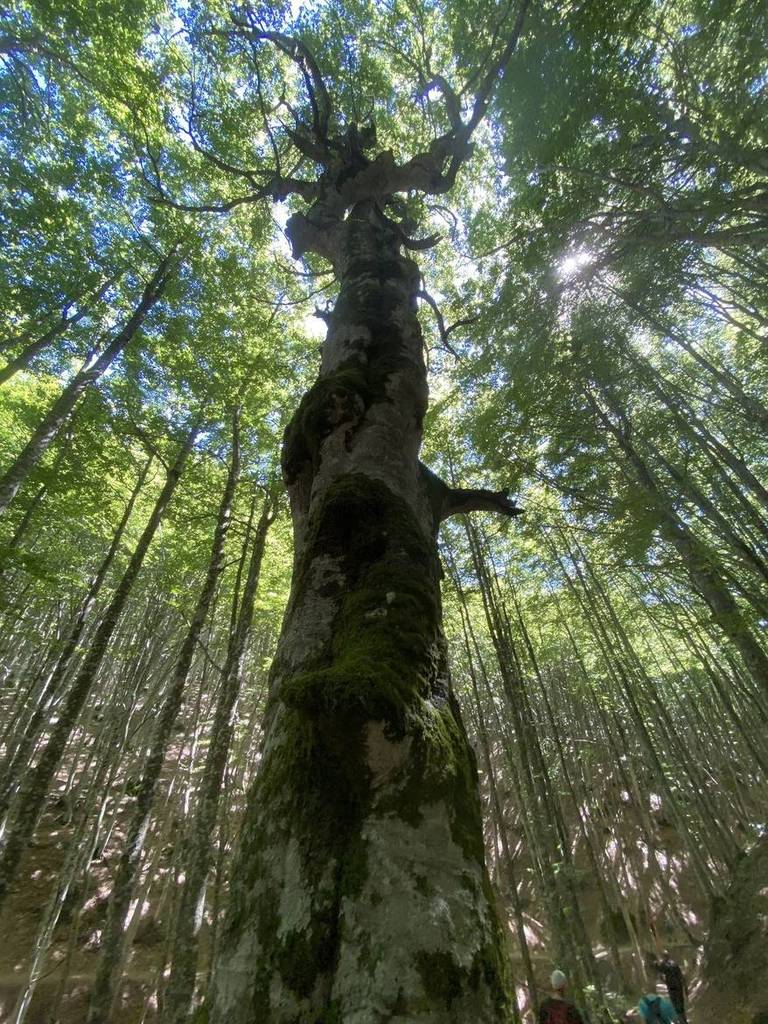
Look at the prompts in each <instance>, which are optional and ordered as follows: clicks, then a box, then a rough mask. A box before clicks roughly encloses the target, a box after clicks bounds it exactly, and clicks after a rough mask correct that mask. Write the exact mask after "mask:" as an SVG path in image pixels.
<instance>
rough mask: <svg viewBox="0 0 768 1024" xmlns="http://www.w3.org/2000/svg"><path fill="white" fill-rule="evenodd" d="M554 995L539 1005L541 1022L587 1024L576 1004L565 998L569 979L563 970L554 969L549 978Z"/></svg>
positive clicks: (549, 1023) (542, 1023)
mask: <svg viewBox="0 0 768 1024" xmlns="http://www.w3.org/2000/svg"><path fill="white" fill-rule="evenodd" d="M549 983H550V985H551V987H552V995H551V996H548V997H547V998H546V999H545V1000H544V1002H543V1003H542V1004H541V1006H540V1007H539V1024H585V1022H584V1018H583V1017H582V1016H581V1014H580V1013H579V1011H578V1010H577V1009H576V1007H575V1005H574V1004H573V1003H572V1002H571V1001H570V999H566V998H565V989H566V987H567V985H568V979H567V978H566V976H565V975H564V974H563V972H562V971H552V975H551V977H550V979H549Z"/></svg>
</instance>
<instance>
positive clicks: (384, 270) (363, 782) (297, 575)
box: [210, 165, 509, 1024]
mask: <svg viewBox="0 0 768 1024" xmlns="http://www.w3.org/2000/svg"><path fill="white" fill-rule="evenodd" d="M371 166H373V165H371ZM302 226H303V227H304V228H306V226H307V225H306V222H305V223H304V224H303V225H302ZM401 243H402V237H401V235H400V234H398V232H396V231H395V230H394V229H393V228H392V226H391V223H390V222H388V221H387V220H386V219H385V218H382V217H381V216H380V214H379V213H378V212H377V207H376V205H375V204H374V203H373V202H361V203H359V204H358V205H357V206H354V207H353V208H352V210H351V212H350V213H349V216H348V217H347V219H346V220H344V221H343V222H341V223H339V222H337V223H336V226H335V234H334V251H333V258H334V261H335V264H336V270H337V273H338V275H339V277H340V281H341V290H340V294H339V298H338V301H337V303H336V307H335V309H334V312H333V314H332V315H331V317H330V326H329V331H328V337H327V339H326V342H325V345H324V346H323V358H322V365H321V370H320V378H319V380H318V381H317V383H316V384H315V385H314V387H313V388H312V389H311V390H310V392H309V393H308V394H307V395H306V396H305V398H304V400H303V401H302V403H301V405H300V407H299V409H298V410H297V413H296V415H295V416H294V419H293V421H292V422H291V424H290V426H289V428H288V430H287V432H286V438H285V442H284V448H283V468H284V474H285V478H286V481H287V484H288V490H289V495H290V499H291V510H292V515H293V522H294V535H295V542H296V561H295V570H294V578H293V584H292V591H291V596H290V600H289V604H288V608H287V610H286V615H285V619H284V623H283V630H282V635H281V639H280V643H279V646H278V651H277V655H276V658H275V662H274V665H273V670H272V675H271V681H270V698H269V703H268V708H267V712H266V718H265V742H264V748H263V752H262V760H261V767H260V772H259V775H258V777H257V780H256V782H255V784H254V787H253V789H252V791H251V794H250V799H249V806H248V809H247V812H246V817H245V821H244V825H243V828H242V831H241V834H240V837H239V850H238V852H237V854H236V860H235V865H234V868H233V881H232V888H231V897H230V910H229V915H228V920H227V923H226V925H225V930H224V933H223V935H222V937H221V945H220V952H219V956H218V960H217V964H216V970H215V974H214V981H213V992H212V996H211V1000H210V1020H211V1021H212V1024H224V1022H226V1024H255V1022H257V1021H258V1022H264V1024H267V1022H268V1024H288V1022H291V1024H314V1022H316V1021H317V1020H319V1019H321V1018H322V1019H326V1020H344V1022H345V1024H377V1022H382V1024H383V1022H384V1021H391V1020H393V1019H402V1020H406V1019H407V1020H409V1021H415V1020H423V1021H425V1022H427V1021H440V1022H445V1024H448V1022H455V1024H470V1022H472V1024H475V1022H476V1021H478V1020H482V1021H484V1022H488V1024H490V1022H492V1021H499V1022H500V1021H503V1020H505V1019H506V1017H507V1014H508V1008H509V1000H508V993H507V984H506V980H505V967H504V963H503V961H504V952H503V944H502V940H501V936H500V932H499V928H498V924H497V921H496V918H495V913H494V909H493V905H492V900H491V897H490V892H489V882H488V878H487V874H486V869H485V863H484V846H483V837H482V827H481V821H480V806H479V799H478V793H477V781H476V772H475V764H474V758H473V755H472V751H471V749H470V747H469V744H468V741H467V738H466V734H465V732H464V729H463V726H462V724H461V720H460V717H459V713H458V708H457V705H456V701H455V699H454V697H453V694H452V692H451V688H450V682H449V678H448V670H447V664H446V655H445V642H444V638H443V635H442V629H441V615H440V590H439V581H440V575H441V573H440V566H439V562H438V557H437V550H436V543H435V533H436V523H435V518H434V515H433V513H432V509H431V505H430V496H429V494H428V489H427V483H426V482H425V478H424V477H423V475H422V473H421V472H420V468H419V462H418V450H419V446H420V442H421V425H422V420H423V416H424V413H425V411H426V402H427V388H426V372H425V366H424V360H423V342H422V337H421V332H420V329H419V325H418V321H417V319H416V315H415V307H416V292H417V291H418V290H419V272H418V268H417V267H416V265H415V264H414V263H413V262H412V261H411V260H409V259H407V258H405V257H404V256H403V255H402V254H401ZM329 244H330V242H329ZM299 249H300V247H299Z"/></svg>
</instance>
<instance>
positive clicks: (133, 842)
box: [88, 410, 240, 1024]
mask: <svg viewBox="0 0 768 1024" xmlns="http://www.w3.org/2000/svg"><path fill="white" fill-rule="evenodd" d="M239 474H240V435H239V410H238V411H236V412H235V414H234V417H233V423H232V457H231V460H230V465H229V471H228V473H227V479H226V483H225V485H224V491H223V493H222V497H221V502H220V504H219V511H218V516H217V519H216V526H215V529H214V534H213V544H212V547H211V557H210V559H209V562H208V570H207V573H206V577H205V581H204V583H203V587H202V589H201V591H200V595H199V597H198V599H197V605H196V607H195V610H194V612H193V615H192V621H191V623H190V626H189V630H188V632H187V635H186V637H185V639H184V643H183V644H182V646H181V650H180V651H179V657H178V660H177V662H176V667H175V670H174V674H173V679H172V681H171V685H170V686H169V687H168V691H167V693H166V695H165V698H164V699H163V702H162V705H161V707H160V711H159V714H158V718H157V724H156V726H155V731H154V736H153V738H152V743H151V747H150V751H149V756H148V757H147V761H146V764H145V766H144V772H143V775H142V778H141V781H140V783H139V786H138V792H137V794H136V802H135V805H134V808H133V813H132V816H131V821H130V824H129V826H128V830H127V834H126V839H125V843H124V846H123V852H122V855H121V858H120V864H119V866H118V869H117V874H116V876H115V881H114V884H113V886H112V894H111V897H110V903H109V912H108V915H107V923H106V927H105V930H104V940H103V943H102V950H101V956H100V958H99V964H98V968H97V971H96V979H95V981H94V985H93V990H92V993H91V1002H90V1006H89V1008H88V1024H104V1022H106V1021H107V1020H108V1019H109V1017H110V1013H111V1008H112V1004H113V1002H114V998H115V994H116V990H117V983H118V981H119V969H120V966H121V964H122V962H123V953H124V947H125V942H124V937H125V932H126V915H127V913H128V908H129V905H130V903H131V899H132V897H133V891H134V886H135V882H136V877H137V875H138V872H139V868H140V864H141V855H142V851H143V849H144V841H145V839H146V835H147V829H148V828H149V823H150V816H151V813H152V805H153V802H154V798H155V791H156V789H157V784H158V781H159V779H160V774H161V772H162V768H163V764H164V762H165V756H166V751H167V748H168V742H169V740H170V738H171V733H172V730H173V726H174V724H175V722H176V719H177V717H178V714H179V711H180V709H181V705H182V701H183V699H184V691H185V688H186V685H187V677H188V675H189V670H190V667H191V665H192V658H193V656H194V654H195V650H196V649H197V644H198V640H199V639H200V634H201V632H202V629H203V626H204V624H205V619H206V616H207V615H208V609H209V608H210V605H211V601H212V600H213V595H214V592H215V590H216V585H217V583H218V581H219V577H220V575H221V570H222V568H223V564H224V545H225V542H226V538H227V533H228V532H229V526H230V522H231V519H232V503H233V500H234V495H235V488H236V486H237V481H238V477H239ZM208 838H209V839H210V837H208Z"/></svg>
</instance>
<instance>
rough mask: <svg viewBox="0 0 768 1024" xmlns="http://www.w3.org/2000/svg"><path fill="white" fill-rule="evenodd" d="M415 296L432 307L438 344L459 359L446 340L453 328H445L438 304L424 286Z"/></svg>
mask: <svg viewBox="0 0 768 1024" xmlns="http://www.w3.org/2000/svg"><path fill="white" fill-rule="evenodd" d="M416 297H417V298H418V299H423V300H424V301H425V302H426V303H427V305H428V306H429V307H430V308H431V309H432V312H433V313H434V314H435V320H436V321H437V331H438V334H439V335H440V344H441V345H442V346H443V348H445V349H447V350H448V351H449V352H450V353H451V355H452V356H453V357H454V358H455V359H461V356H460V355H459V353H458V352H457V351H456V349H455V348H454V347H453V346H452V345H451V343H450V341H448V335H449V333H450V331H451V330H453V328H450V329H449V330H446V329H445V318H444V316H443V314H442V312H441V311H440V307H439V306H438V304H437V303H436V302H435V300H434V299H433V298H432V296H431V295H430V294H429V292H428V291H427V290H426V289H424V288H422V289H421V291H418V292H416ZM454 326H455V325H454Z"/></svg>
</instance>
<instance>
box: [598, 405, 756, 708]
mask: <svg viewBox="0 0 768 1024" xmlns="http://www.w3.org/2000/svg"><path fill="white" fill-rule="evenodd" d="M604 397H605V398H606V401H607V404H608V405H609V407H610V408H611V411H612V412H614V413H615V414H617V415H618V416H619V421H620V422H621V419H622V416H623V414H621V413H619V411H618V410H617V409H616V407H615V403H614V402H613V399H612V398H611V397H610V396H607V395H605V394H604ZM594 408H595V411H596V414H597V415H598V417H599V418H600V420H601V422H602V423H603V424H604V426H605V427H606V428H607V429H608V430H609V431H610V432H611V434H613V436H614V437H615V438H616V441H617V443H618V445H619V447H620V448H621V450H622V451H623V452H624V454H625V455H626V458H627V462H628V464H629V466H631V468H632V471H633V473H634V476H635V479H636V480H637V482H638V483H639V484H640V486H641V487H642V488H643V490H644V491H645V493H646V495H647V497H648V499H649V500H650V501H651V502H652V503H653V506H654V508H655V509H656V511H657V512H658V515H659V519H660V530H661V533H662V536H663V537H664V538H665V540H667V541H669V543H670V544H671V545H672V546H673V547H674V548H675V549H676V551H677V552H678V554H679V555H680V558H681V560H682V562H683V565H684V566H685V568H686V570H687V571H688V573H689V574H690V577H691V582H692V583H693V585H694V587H695V588H696V590H697V591H698V593H699V594H700V595H701V597H702V598H703V599H704V601H705V602H706V603H707V605H708V606H709V609H710V611H711V612H712V617H713V618H714V620H715V622H716V623H717V624H718V626H719V627H720V628H721V629H722V631H723V633H724V634H725V635H726V636H727V637H728V639H729V640H730V641H731V642H732V643H733V645H734V647H735V648H736V649H737V650H738V652H739V654H741V656H742V658H743V659H744V664H745V666H746V668H747V670H748V671H749V673H750V675H751V676H752V678H753V679H754V681H755V683H756V684H757V685H758V687H759V688H760V689H761V691H762V692H764V693H765V692H768V656H766V653H765V651H764V650H763V648H762V647H761V646H760V644H759V643H758V641H757V640H756V639H755V637H754V635H753V634H752V631H751V630H750V628H749V626H748V625H747V623H746V622H745V621H744V618H743V616H742V614H741V612H740V611H739V608H738V605H737V604H736V601H735V600H734V598H733V595H732V594H731V593H730V591H729V590H728V587H727V586H726V585H725V583H724V581H723V579H722V577H721V576H720V574H719V572H718V570H717V567H716V565H715V564H714V561H713V559H712V557H711V555H710V554H709V553H708V552H707V550H706V549H705V548H704V546H703V545H702V544H701V542H700V541H699V540H698V539H697V538H696V537H695V536H694V535H693V534H692V533H691V531H690V529H689V528H688V526H687V525H686V524H685V523H684V522H683V520H682V519H681V518H680V517H679V516H678V514H677V513H676V512H675V510H674V509H673V507H672V505H671V503H670V501H669V499H668V498H667V496H666V495H665V494H664V493H663V491H662V490H661V488H660V487H659V486H658V484H657V482H656V480H655V478H654V476H653V474H652V473H651V471H650V469H649V468H648V466H647V464H646V463H645V461H644V460H643V459H642V458H641V456H640V454H639V453H638V452H637V450H636V448H635V447H634V445H633V444H632V443H631V441H630V438H629V436H628V433H627V430H626V429H625V428H622V427H621V426H617V425H616V424H615V423H614V422H613V420H612V419H611V418H610V416H608V415H606V414H605V413H604V412H602V410H600V409H599V408H598V406H597V405H596V404H595V406H594Z"/></svg>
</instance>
